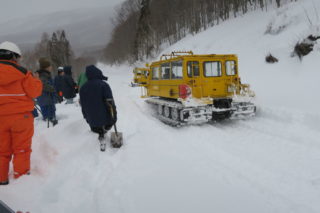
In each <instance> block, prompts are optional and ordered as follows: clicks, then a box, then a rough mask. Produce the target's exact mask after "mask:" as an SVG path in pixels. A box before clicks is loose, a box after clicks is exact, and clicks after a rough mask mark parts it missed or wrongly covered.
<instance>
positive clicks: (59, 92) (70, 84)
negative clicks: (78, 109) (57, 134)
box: [36, 58, 77, 126]
mask: <svg viewBox="0 0 320 213" xmlns="http://www.w3.org/2000/svg"><path fill="white" fill-rule="evenodd" d="M39 67H40V69H39V70H37V71H36V73H37V74H38V75H39V78H40V80H41V82H42V84H43V90H42V94H41V96H39V97H38V98H37V104H38V105H39V106H40V108H41V114H42V116H43V120H47V121H50V122H51V123H52V124H53V126H55V125H56V124H57V123H58V120H57V118H56V113H55V112H56V107H55V104H56V103H61V102H62V101H63V98H65V99H66V104H72V103H73V99H74V98H75V97H76V89H77V88H76V87H77V85H76V83H75V82H74V80H73V78H72V72H71V66H65V67H59V68H58V74H57V76H56V77H55V78H54V79H53V78H52V71H53V69H52V65H51V62H50V61H49V60H48V59H46V58H40V59H39Z"/></svg>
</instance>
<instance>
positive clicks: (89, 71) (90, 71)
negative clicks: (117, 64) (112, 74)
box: [86, 65, 108, 80]
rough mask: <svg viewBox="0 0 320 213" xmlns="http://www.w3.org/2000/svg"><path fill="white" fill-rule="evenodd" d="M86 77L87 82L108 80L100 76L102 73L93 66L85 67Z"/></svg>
mask: <svg viewBox="0 0 320 213" xmlns="http://www.w3.org/2000/svg"><path fill="white" fill-rule="evenodd" d="M86 76H87V78H88V80H94V79H98V80H108V77H106V76H104V75H103V74H102V71H101V70H100V69H98V68H97V67H96V66H94V65H90V66H87V67H86Z"/></svg>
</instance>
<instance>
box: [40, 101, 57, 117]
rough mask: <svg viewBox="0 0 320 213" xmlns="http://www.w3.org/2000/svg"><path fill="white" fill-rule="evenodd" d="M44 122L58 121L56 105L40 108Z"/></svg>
mask: <svg viewBox="0 0 320 213" xmlns="http://www.w3.org/2000/svg"><path fill="white" fill-rule="evenodd" d="M40 108H41V112H42V116H43V120H47V119H49V120H55V119H56V107H55V106H54V105H46V106H40Z"/></svg>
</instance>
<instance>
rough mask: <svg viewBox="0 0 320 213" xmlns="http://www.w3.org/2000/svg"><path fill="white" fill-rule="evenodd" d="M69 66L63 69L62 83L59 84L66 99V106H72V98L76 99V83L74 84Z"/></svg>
mask: <svg viewBox="0 0 320 213" xmlns="http://www.w3.org/2000/svg"><path fill="white" fill-rule="evenodd" d="M71 68H72V67H71V66H65V67H64V68H63V71H64V75H63V81H62V84H61V88H62V93H63V97H64V98H65V99H67V102H66V104H72V103H73V98H74V97H76V91H75V87H76V83H75V82H74V80H73V78H72V72H71Z"/></svg>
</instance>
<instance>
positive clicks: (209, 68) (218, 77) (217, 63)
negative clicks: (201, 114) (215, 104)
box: [202, 60, 226, 97]
mask: <svg viewBox="0 0 320 213" xmlns="http://www.w3.org/2000/svg"><path fill="white" fill-rule="evenodd" d="M222 66H223V60H208V61H203V63H202V69H203V76H202V94H203V97H224V96H225V95H226V85H225V79H224V76H223V72H222V71H223V70H222Z"/></svg>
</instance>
